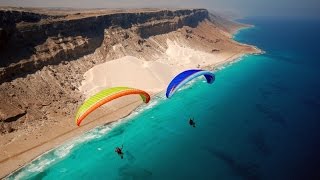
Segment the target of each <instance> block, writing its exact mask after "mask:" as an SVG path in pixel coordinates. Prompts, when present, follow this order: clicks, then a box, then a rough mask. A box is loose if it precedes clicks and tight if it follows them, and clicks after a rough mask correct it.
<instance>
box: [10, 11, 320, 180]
mask: <svg viewBox="0 0 320 180" xmlns="http://www.w3.org/2000/svg"><path fill="white" fill-rule="evenodd" d="M240 21H241V22H244V23H249V24H254V25H255V27H253V28H249V29H244V30H241V31H240V32H239V33H237V34H236V35H235V37H234V38H235V39H236V40H238V41H241V42H243V43H247V44H253V45H255V46H257V47H259V48H261V49H262V50H264V51H265V52H266V53H265V54H261V55H250V56H245V57H243V58H241V60H240V61H237V62H235V63H232V64H230V65H226V66H225V67H223V68H220V69H219V70H216V81H215V83H214V84H212V85H208V84H207V83H206V82H205V79H204V78H203V79H201V78H200V79H197V80H196V81H193V82H192V83H190V84H188V85H187V86H186V87H185V88H183V89H182V90H180V91H178V92H177V93H176V94H175V95H174V96H173V97H172V99H170V100H166V99H165V98H164V97H165V96H164V93H162V94H159V95H158V96H157V97H156V98H155V99H153V100H152V101H151V102H150V104H149V105H143V106H141V107H139V108H138V109H137V110H136V111H135V112H134V113H133V114H132V115H131V116H129V117H127V118H125V119H124V120H122V122H118V123H115V124H112V125H106V126H103V127H98V128H96V129H94V130H92V131H90V132H87V133H85V134H84V135H82V136H81V137H78V138H76V139H75V140H73V141H70V142H68V143H67V144H64V145H62V146H61V147H58V148H57V149H55V150H53V151H50V152H48V153H46V154H44V155H43V156H41V157H40V158H38V159H37V160H35V161H33V162H32V163H30V164H29V165H27V166H25V167H24V168H23V169H21V170H19V171H17V172H16V173H14V174H12V176H10V177H9V179H15V178H16V179H19V178H20V179H57V178H59V179H155V180H157V179H166V180H168V179H219V180H227V179H235V180H238V179H248V180H259V179H273V180H277V179H279V180H286V179H290V180H292V179H293V180H295V179H320V154H319V152H320V141H319V138H320V131H319V130H320V80H319V78H320V69H319V68H320V58H319V52H320V45H319V42H320V36H319V32H320V22H319V21H315V20H303V19H299V20H294V19H270V18H261V17H259V18H247V19H244V20H240ZM190 117H194V118H195V121H196V126H197V127H196V128H192V127H190V126H189V125H188V118H190ZM122 143H123V144H124V152H125V156H124V159H120V158H119V157H118V156H117V155H116V154H115V153H114V148H115V147H116V146H120V145H121V144H122Z"/></svg>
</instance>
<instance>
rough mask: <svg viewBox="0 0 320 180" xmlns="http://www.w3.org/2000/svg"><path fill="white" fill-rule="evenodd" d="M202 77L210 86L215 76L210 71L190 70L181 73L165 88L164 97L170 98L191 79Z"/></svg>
mask: <svg viewBox="0 0 320 180" xmlns="http://www.w3.org/2000/svg"><path fill="white" fill-rule="evenodd" d="M202 75H203V76H204V77H205V78H206V80H207V82H208V83H209V84H212V83H213V82H214V80H215V75H214V74H213V73H212V72H210V71H205V70H201V69H191V70H186V71H183V72H182V73H180V74H178V75H177V76H176V77H175V78H173V80H172V81H171V82H170V84H169V86H168V87H167V92H166V97H167V98H170V97H171V96H172V95H173V94H174V93H175V92H176V91H177V90H178V89H179V88H180V87H182V86H183V85H185V84H186V83H187V82H189V81H191V80H192V79H194V78H196V77H198V76H202Z"/></svg>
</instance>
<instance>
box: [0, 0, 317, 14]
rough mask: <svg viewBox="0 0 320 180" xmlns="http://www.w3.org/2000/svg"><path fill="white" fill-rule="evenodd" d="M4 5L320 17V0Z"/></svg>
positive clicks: (49, 0) (12, 2)
mask: <svg viewBox="0 0 320 180" xmlns="http://www.w3.org/2000/svg"><path fill="white" fill-rule="evenodd" d="M0 6H15V7H49V8H50V7H51V8H54V7H56V8H62V7H65V8H89V9H90V8H206V9H209V10H214V11H217V12H232V13H233V14H236V15H241V16H289V17H290V16H291V17H320V13H319V12H320V1H317V0H308V1H301V0H279V1H272V0H271V1H270V0H260V1H255V0H241V1H239V0H212V1H210V0H198V1H196V2H195V1H192V0H163V1H154V0H118V1H114V0H91V1H88V0H78V1H72V0H55V1H53V0H0Z"/></svg>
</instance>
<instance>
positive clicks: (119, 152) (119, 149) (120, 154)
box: [115, 145, 123, 159]
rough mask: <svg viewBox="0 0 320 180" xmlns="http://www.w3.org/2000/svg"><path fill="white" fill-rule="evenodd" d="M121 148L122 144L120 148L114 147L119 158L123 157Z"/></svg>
mask: <svg viewBox="0 0 320 180" xmlns="http://www.w3.org/2000/svg"><path fill="white" fill-rule="evenodd" d="M122 149H123V145H122V146H121V148H119V147H116V149H115V152H116V153H117V154H118V155H119V156H120V157H121V159H123V152H122Z"/></svg>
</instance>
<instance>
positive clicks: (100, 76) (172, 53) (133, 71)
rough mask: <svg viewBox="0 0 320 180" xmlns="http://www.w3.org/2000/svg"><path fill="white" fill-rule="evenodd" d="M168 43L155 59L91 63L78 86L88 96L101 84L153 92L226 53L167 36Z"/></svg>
mask: <svg viewBox="0 0 320 180" xmlns="http://www.w3.org/2000/svg"><path fill="white" fill-rule="evenodd" d="M167 45H168V48H167V50H166V53H165V55H164V56H163V57H160V58H159V59H157V60H155V61H145V60H141V59H138V58H136V57H133V56H124V57H122V58H119V59H115V60H112V61H108V62H105V63H103V64H99V65H97V66H94V67H93V68H91V69H90V70H89V71H87V72H86V73H85V75H84V77H85V80H84V81H83V82H82V86H81V87H80V90H81V91H82V92H83V93H84V94H86V95H87V96H90V95H92V94H94V93H96V92H98V91H100V90H102V89H104V88H108V87H115V86H128V87H134V88H138V89H143V90H145V91H148V92H149V93H152V94H153V93H157V92H160V91H162V90H164V89H165V88H166V86H167V85H168V83H169V82H170V80H171V79H172V78H173V77H174V76H175V75H177V74H178V73H179V72H181V71H183V70H186V69H189V68H197V67H205V66H209V65H215V64H219V63H221V62H224V61H226V59H227V58H228V57H226V56H229V55H228V54H221V55H220V54H218V55H215V54H209V53H206V52H202V51H198V50H194V49H191V48H189V47H185V46H184V45H182V44H179V43H177V42H175V41H171V40H167Z"/></svg>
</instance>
